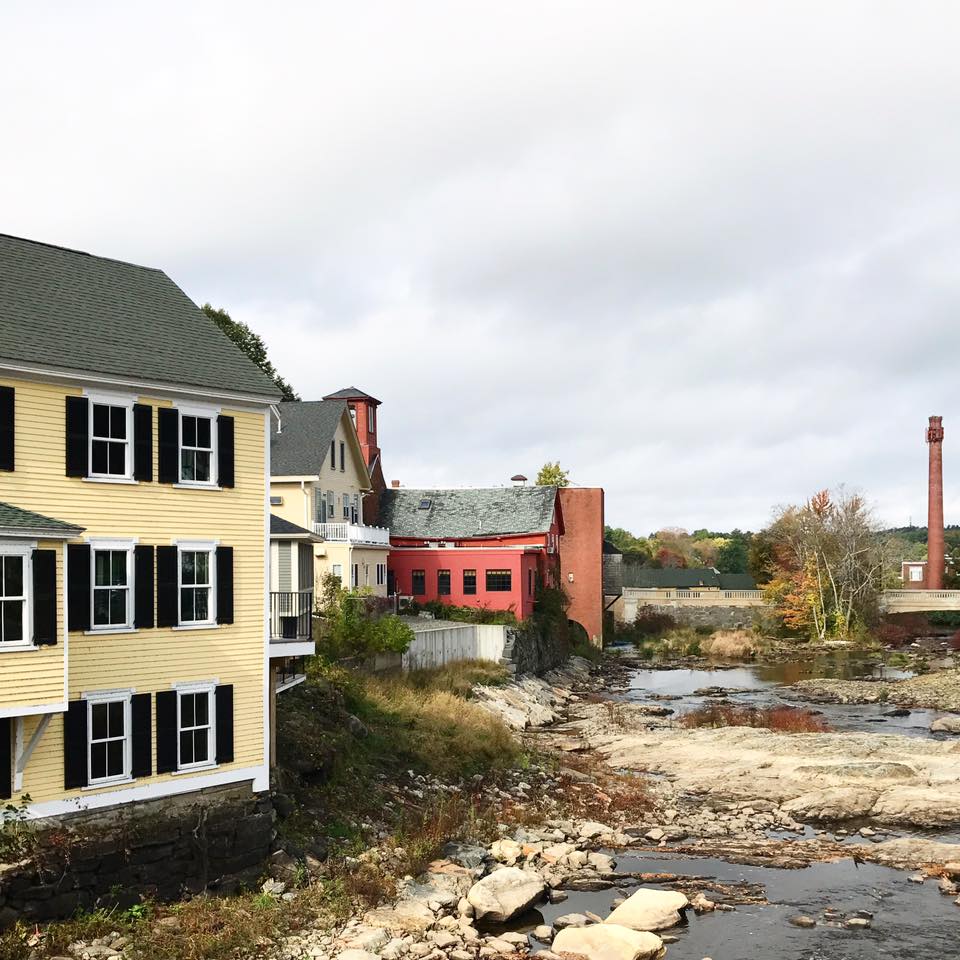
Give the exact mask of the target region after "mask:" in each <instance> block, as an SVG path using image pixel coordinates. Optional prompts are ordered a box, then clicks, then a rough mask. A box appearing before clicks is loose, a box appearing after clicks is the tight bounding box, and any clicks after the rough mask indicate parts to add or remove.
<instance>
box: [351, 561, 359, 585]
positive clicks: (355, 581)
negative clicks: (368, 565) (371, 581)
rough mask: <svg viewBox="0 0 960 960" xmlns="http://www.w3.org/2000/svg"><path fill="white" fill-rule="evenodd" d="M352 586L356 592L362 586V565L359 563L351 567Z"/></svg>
mask: <svg viewBox="0 0 960 960" xmlns="http://www.w3.org/2000/svg"><path fill="white" fill-rule="evenodd" d="M350 586H351V587H353V589H354V590H356V589H357V587H359V586H360V564H359V563H355V564H353V566H352V567H351V570H350Z"/></svg>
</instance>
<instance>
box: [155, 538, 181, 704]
mask: <svg viewBox="0 0 960 960" xmlns="http://www.w3.org/2000/svg"><path fill="white" fill-rule="evenodd" d="M179 622H180V616H179V609H178V604H177V548H176V547H157V626H158V627H175V626H176V625H177V624H178V623H179ZM158 696H159V694H158Z"/></svg>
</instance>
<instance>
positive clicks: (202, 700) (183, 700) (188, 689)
mask: <svg viewBox="0 0 960 960" xmlns="http://www.w3.org/2000/svg"><path fill="white" fill-rule="evenodd" d="M215 686H216V685H215V684H214V683H203V684H187V685H184V686H182V687H181V686H178V687H177V769H178V770H192V769H195V768H196V767H210V766H213V765H214V764H215V763H216V753H215V744H216V734H215V724H216V711H215V710H214V702H213V695H214V693H213V692H214V688H215Z"/></svg>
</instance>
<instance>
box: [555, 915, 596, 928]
mask: <svg viewBox="0 0 960 960" xmlns="http://www.w3.org/2000/svg"><path fill="white" fill-rule="evenodd" d="M589 922H590V921H589V920H588V919H587V918H586V917H585V916H584V915H583V914H582V913H565V914H564V915H563V916H562V917H557V919H556V920H554V921H553V928H554V930H566V928H567V927H585V926H586V925H587V924H588V923H589Z"/></svg>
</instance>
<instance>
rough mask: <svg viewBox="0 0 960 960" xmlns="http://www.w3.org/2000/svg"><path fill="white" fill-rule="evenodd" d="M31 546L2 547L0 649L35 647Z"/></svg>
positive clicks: (0, 547)
mask: <svg viewBox="0 0 960 960" xmlns="http://www.w3.org/2000/svg"><path fill="white" fill-rule="evenodd" d="M31 552H32V546H25V545H23V544H0V646H2V647H3V648H4V649H10V648H11V647H17V646H23V647H29V646H32V645H33V632H32V630H31V626H30V602H29V601H30V599H31V596H30V584H31V583H32V582H33V575H32V565H31V563H30V556H31Z"/></svg>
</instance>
